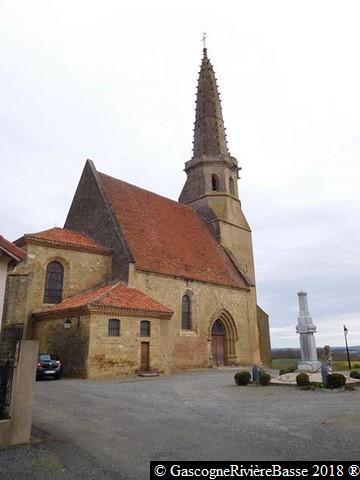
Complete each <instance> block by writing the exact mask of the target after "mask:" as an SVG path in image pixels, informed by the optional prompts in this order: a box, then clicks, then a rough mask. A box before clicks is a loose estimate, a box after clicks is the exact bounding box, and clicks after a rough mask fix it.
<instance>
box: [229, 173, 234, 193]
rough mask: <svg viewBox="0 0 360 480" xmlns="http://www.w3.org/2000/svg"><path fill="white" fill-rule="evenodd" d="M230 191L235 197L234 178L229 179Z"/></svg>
mask: <svg viewBox="0 0 360 480" xmlns="http://www.w3.org/2000/svg"><path fill="white" fill-rule="evenodd" d="M229 190H230V194H231V195H235V186H234V180H233V178H232V177H230V178H229Z"/></svg>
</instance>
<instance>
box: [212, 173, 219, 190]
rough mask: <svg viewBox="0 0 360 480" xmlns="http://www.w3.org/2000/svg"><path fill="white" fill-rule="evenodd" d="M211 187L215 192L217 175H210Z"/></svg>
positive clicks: (217, 186) (217, 188)
mask: <svg viewBox="0 0 360 480" xmlns="http://www.w3.org/2000/svg"><path fill="white" fill-rule="evenodd" d="M211 187H212V190H213V192H217V191H218V190H219V179H218V177H217V175H211Z"/></svg>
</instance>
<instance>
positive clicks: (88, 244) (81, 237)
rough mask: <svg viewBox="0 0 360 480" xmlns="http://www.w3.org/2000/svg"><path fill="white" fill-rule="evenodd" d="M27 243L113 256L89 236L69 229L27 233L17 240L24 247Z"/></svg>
mask: <svg viewBox="0 0 360 480" xmlns="http://www.w3.org/2000/svg"><path fill="white" fill-rule="evenodd" d="M26 241H30V242H32V243H36V244H40V245H49V246H52V247H60V248H69V249H75V250H84V251H90V252H93V253H100V254H104V255H111V251H110V250H109V249H108V248H105V247H103V246H102V245H100V243H98V242H96V241H95V240H93V239H92V238H90V237H89V236H87V235H85V234H83V233H80V232H76V231H75V230H69V229H67V228H59V227H54V228H50V229H48V230H43V231H42V232H37V233H26V234H25V235H24V236H23V237H21V238H19V239H18V240H16V243H17V244H18V245H23V244H25V243H26Z"/></svg>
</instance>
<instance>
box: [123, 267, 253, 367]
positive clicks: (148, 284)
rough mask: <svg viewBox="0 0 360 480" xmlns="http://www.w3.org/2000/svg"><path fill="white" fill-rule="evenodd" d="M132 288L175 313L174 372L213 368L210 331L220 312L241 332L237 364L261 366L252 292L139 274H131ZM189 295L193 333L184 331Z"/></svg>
mask: <svg viewBox="0 0 360 480" xmlns="http://www.w3.org/2000/svg"><path fill="white" fill-rule="evenodd" d="M129 279H130V284H129V286H131V287H135V288H138V289H139V290H141V291H143V292H144V293H146V294H147V295H149V296H151V297H153V298H154V299H156V300H158V301H159V302H161V303H163V304H164V305H166V306H167V307H169V308H171V309H172V310H173V311H174V315H173V317H172V318H171V320H169V343H168V345H169V348H170V352H169V355H170V361H171V368H172V369H186V368H196V367H205V368H207V367H209V366H212V358H211V357H212V352H211V327H212V324H213V322H214V321H215V320H216V319H217V318H218V315H219V314H220V313H221V311H224V310H225V311H227V312H228V313H229V314H230V315H231V317H232V318H233V320H234V323H235V325H236V329H237V332H238V340H237V341H236V344H235V356H236V360H235V363H238V364H241V365H251V364H252V363H254V362H260V348H259V337H258V328H257V319H256V297H255V291H254V289H251V290H250V291H247V290H239V289H235V288H231V287H224V286H220V285H213V284H209V283H203V282H197V281H191V280H185V279H181V278H175V277H174V278H170V277H166V276H163V275H157V274H153V273H146V272H141V271H136V270H135V269H134V268H133V267H132V269H131V273H130V277H129ZM185 294H187V295H189V296H190V299H191V305H192V330H191V331H184V330H182V329H181V310H182V307H181V301H182V297H183V295H185Z"/></svg>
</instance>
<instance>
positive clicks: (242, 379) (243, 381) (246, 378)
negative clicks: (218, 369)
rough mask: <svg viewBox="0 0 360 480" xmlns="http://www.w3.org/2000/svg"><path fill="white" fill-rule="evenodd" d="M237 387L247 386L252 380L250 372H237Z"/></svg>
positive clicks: (235, 377)
mask: <svg viewBox="0 0 360 480" xmlns="http://www.w3.org/2000/svg"><path fill="white" fill-rule="evenodd" d="M234 380H235V383H236V385H247V384H248V383H249V382H250V380H251V375H250V373H249V372H237V373H235V375H234Z"/></svg>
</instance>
